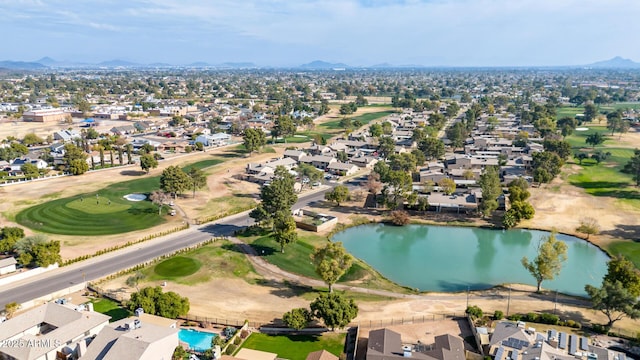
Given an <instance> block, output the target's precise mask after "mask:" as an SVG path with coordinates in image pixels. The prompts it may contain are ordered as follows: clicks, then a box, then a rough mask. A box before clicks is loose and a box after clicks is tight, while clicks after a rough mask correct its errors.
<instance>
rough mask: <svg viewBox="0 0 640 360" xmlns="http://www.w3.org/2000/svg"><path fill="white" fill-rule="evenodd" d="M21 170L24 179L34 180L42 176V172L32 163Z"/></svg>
mask: <svg viewBox="0 0 640 360" xmlns="http://www.w3.org/2000/svg"><path fill="white" fill-rule="evenodd" d="M20 170H21V171H22V173H23V174H24V177H25V178H27V179H33V178H37V177H38V176H40V170H39V169H38V167H37V166H35V165H33V164H31V163H26V164H24V165H22V166H21V167H20Z"/></svg>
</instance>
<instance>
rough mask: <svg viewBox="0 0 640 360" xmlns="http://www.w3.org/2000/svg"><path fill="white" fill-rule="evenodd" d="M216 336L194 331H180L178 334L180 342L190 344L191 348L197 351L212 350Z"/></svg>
mask: <svg viewBox="0 0 640 360" xmlns="http://www.w3.org/2000/svg"><path fill="white" fill-rule="evenodd" d="M215 336H216V334H214V333H210V332H202V331H198V330H192V329H180V331H179V332H178V338H179V339H180V341H182V342H185V343H187V344H189V348H190V349H192V350H195V351H205V350H207V349H211V340H213V338H214V337H215Z"/></svg>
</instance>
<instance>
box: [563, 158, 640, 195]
mask: <svg viewBox="0 0 640 360" xmlns="http://www.w3.org/2000/svg"><path fill="white" fill-rule="evenodd" d="M607 165H609V166H607ZM611 165H612V164H606V163H605V164H600V165H596V164H590V165H588V166H587V165H586V162H585V166H583V167H582V170H581V171H580V172H579V173H578V174H575V175H571V176H569V182H570V183H571V184H572V185H575V186H578V187H581V188H583V189H585V190H586V192H587V193H588V194H591V195H594V196H610V197H615V198H618V199H626V200H638V199H640V191H638V189H637V188H636V187H635V186H633V185H634V183H633V181H632V180H631V176H630V175H629V174H624V173H622V172H620V171H619V170H618V169H617V168H615V167H612V166H611Z"/></svg>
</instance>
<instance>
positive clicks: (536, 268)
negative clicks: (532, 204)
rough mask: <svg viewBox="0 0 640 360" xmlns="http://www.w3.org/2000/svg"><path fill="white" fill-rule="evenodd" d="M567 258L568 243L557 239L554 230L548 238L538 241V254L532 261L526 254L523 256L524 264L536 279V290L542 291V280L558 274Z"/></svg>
mask: <svg viewBox="0 0 640 360" xmlns="http://www.w3.org/2000/svg"><path fill="white" fill-rule="evenodd" d="M566 260H567V244H565V243H564V242H563V241H559V240H557V239H556V234H555V233H554V232H552V233H551V234H550V235H549V236H547V238H546V240H544V241H542V240H541V241H540V243H538V248H537V255H536V257H535V258H534V259H533V260H532V261H529V259H527V257H526V256H525V257H523V258H522V266H524V268H525V269H527V271H529V272H530V273H531V275H532V276H533V277H534V278H535V279H536V284H537V290H536V292H540V286H541V284H542V282H543V281H544V280H553V279H554V278H555V277H556V276H558V274H560V270H561V269H562V264H563V263H564V262H565V261H566Z"/></svg>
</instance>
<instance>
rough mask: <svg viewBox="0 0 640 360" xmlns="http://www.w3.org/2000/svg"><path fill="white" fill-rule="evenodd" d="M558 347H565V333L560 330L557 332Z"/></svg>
mask: <svg viewBox="0 0 640 360" xmlns="http://www.w3.org/2000/svg"><path fill="white" fill-rule="evenodd" d="M558 347H559V348H560V349H566V348H567V334H565V333H563V332H561V333H559V334H558Z"/></svg>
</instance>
